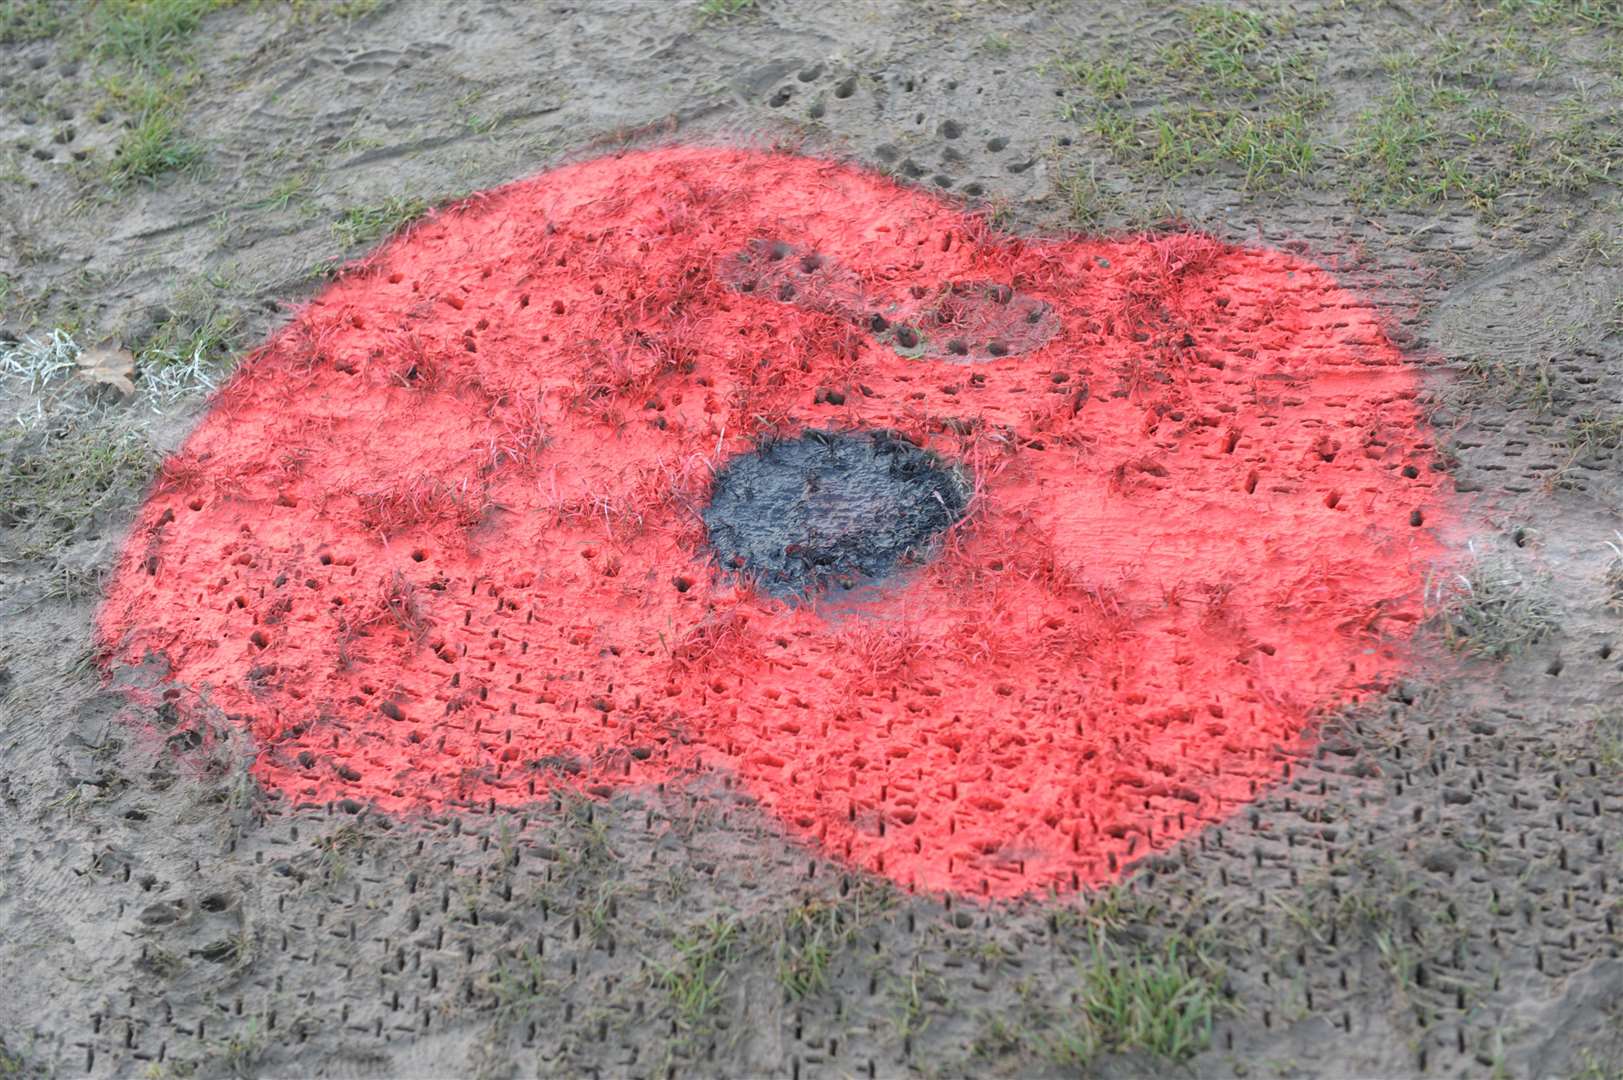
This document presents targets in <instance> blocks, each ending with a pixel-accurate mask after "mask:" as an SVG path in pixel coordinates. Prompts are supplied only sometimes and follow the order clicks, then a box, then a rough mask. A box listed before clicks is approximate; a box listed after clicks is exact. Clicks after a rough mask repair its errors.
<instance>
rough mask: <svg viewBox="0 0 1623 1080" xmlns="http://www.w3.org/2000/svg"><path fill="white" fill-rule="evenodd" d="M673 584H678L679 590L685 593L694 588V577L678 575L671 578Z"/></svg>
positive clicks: (677, 588)
mask: <svg viewBox="0 0 1623 1080" xmlns="http://www.w3.org/2000/svg"><path fill="white" fill-rule="evenodd" d="M671 584H672V585H675V586H676V591H677V592H681V593H685V592H687V591H688V590H689V589H691V588H693V579H692V578H690V577H684V576H680V575H678V576H677V577H675V578H672V579H671Z"/></svg>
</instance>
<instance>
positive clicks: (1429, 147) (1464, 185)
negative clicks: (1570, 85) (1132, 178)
mask: <svg viewBox="0 0 1623 1080" xmlns="http://www.w3.org/2000/svg"><path fill="white" fill-rule="evenodd" d="M1557 8H1559V10H1557ZM1579 8H1580V10H1574V9H1573V6H1572V5H1566V4H1561V5H1543V4H1533V5H1526V4H1523V5H1516V4H1512V5H1508V6H1503V7H1501V6H1496V5H1482V6H1481V9H1480V12H1479V14H1481V16H1482V17H1483V18H1484V19H1485V20H1487V21H1488V22H1489V23H1490V24H1492V23H1493V22H1494V21H1495V20H1497V21H1498V23H1500V24H1503V25H1500V26H1498V28H1497V33H1496V34H1494V35H1491V36H1487V38H1486V40H1483V41H1478V40H1475V39H1471V40H1466V39H1461V38H1459V37H1448V36H1444V37H1440V38H1439V40H1437V41H1434V42H1428V46H1427V48H1426V49H1425V50H1417V51H1415V52H1412V53H1411V52H1391V53H1388V54H1385V55H1384V56H1382V57H1381V58H1380V61H1381V64H1382V70H1383V72H1384V79H1385V82H1386V85H1385V87H1384V88H1383V89H1381V90H1380V91H1379V93H1378V97H1377V99H1376V101H1375V103H1374V104H1373V105H1371V106H1370V107H1368V108H1366V109H1364V110H1362V111H1360V112H1359V113H1358V114H1357V115H1356V116H1355V117H1353V118H1352V123H1351V124H1350V125H1344V124H1336V123H1333V122H1332V121H1333V120H1334V118H1333V117H1332V116H1331V115H1330V107H1331V105H1332V104H1333V103H1332V101H1331V99H1330V97H1329V95H1328V94H1327V93H1326V92H1325V91H1324V90H1323V88H1322V87H1321V86H1320V66H1321V56H1320V54H1321V52H1322V45H1320V44H1319V43H1317V42H1316V41H1314V38H1313V33H1312V27H1311V26H1307V25H1302V26H1298V23H1297V21H1296V20H1294V19H1292V18H1290V17H1283V16H1274V15H1270V14H1262V13H1255V12H1250V11H1245V10H1242V9H1239V8H1232V7H1227V6H1216V5H1212V6H1199V7H1193V8H1189V9H1186V10H1184V11H1183V12H1182V13H1181V14H1180V17H1179V18H1180V25H1179V33H1178V36H1177V37H1176V38H1174V40H1172V41H1171V42H1169V43H1167V44H1165V45H1163V46H1162V47H1161V48H1160V49H1159V50H1158V51H1156V52H1154V53H1151V54H1148V55H1147V57H1146V58H1145V59H1143V60H1134V59H1123V57H1124V56H1130V55H1132V54H1131V53H1129V52H1127V51H1125V50H1121V49H1115V48H1111V47H1109V46H1108V45H1106V46H1092V47H1090V48H1089V49H1087V50H1085V51H1083V52H1080V53H1077V54H1074V55H1073V56H1072V57H1071V58H1069V59H1067V60H1066V61H1064V62H1063V63H1061V64H1060V70H1061V71H1062V72H1063V73H1064V74H1065V75H1066V76H1067V78H1068V79H1069V81H1070V83H1071V85H1072V89H1073V94H1072V96H1071V98H1070V99H1069V100H1068V101H1067V103H1066V104H1065V105H1064V106H1063V108H1062V112H1063V114H1064V115H1067V116H1069V117H1070V118H1072V119H1075V120H1077V121H1079V122H1080V123H1081V124H1082V125H1083V126H1084V128H1086V129H1087V130H1088V131H1089V133H1090V134H1091V135H1092V137H1093V138H1094V139H1096V140H1097V141H1098V142H1099V143H1101V144H1102V145H1103V146H1104V147H1105V148H1106V149H1107V150H1109V151H1110V153H1111V155H1112V156H1113V157H1114V158H1116V159H1117V160H1118V161H1119V162H1121V163H1122V164H1124V165H1127V166H1130V167H1136V168H1138V169H1140V170H1143V171H1144V172H1146V173H1147V174H1148V175H1149V176H1152V177H1157V178H1159V179H1160V180H1161V181H1174V180H1179V179H1181V178H1186V177H1196V176H1205V175H1208V174H1213V173H1216V174H1224V175H1228V176H1231V177H1233V178H1234V179H1235V180H1237V181H1238V183H1239V186H1240V187H1241V188H1242V189H1243V190H1246V191H1250V192H1261V191H1270V190H1277V189H1281V188H1283V187H1286V186H1288V185H1292V184H1306V185H1309V186H1321V185H1322V184H1324V183H1326V182H1329V183H1336V184H1337V185H1340V184H1342V183H1345V182H1346V179H1350V181H1351V183H1350V186H1348V188H1347V190H1348V191H1349V193H1350V195H1351V196H1352V198H1353V199H1354V200H1355V201H1358V202H1360V203H1363V204H1365V205H1367V206H1370V207H1373V208H1377V209H1383V208H1387V207H1409V206H1416V205H1436V204H1439V203H1443V202H1449V201H1458V202H1463V203H1465V204H1466V205H1469V206H1471V207H1472V208H1474V209H1476V210H1477V211H1479V212H1480V213H1482V214H1483V215H1484V216H1487V217H1493V216H1496V215H1498V214H1500V213H1502V212H1503V211H1504V210H1505V209H1506V207H1507V206H1508V205H1510V204H1511V203H1513V202H1514V203H1516V204H1525V203H1526V201H1527V200H1528V199H1529V198H1532V197H1536V196H1539V195H1542V194H1546V193H1552V192H1559V193H1563V194H1573V193H1579V192H1583V191H1587V190H1589V189H1591V188H1593V187H1595V186H1596V185H1598V184H1604V183H1608V182H1610V181H1611V180H1612V179H1613V178H1614V177H1615V175H1616V172H1617V162H1618V160H1619V156H1620V151H1623V141H1620V139H1623V136H1620V133H1619V121H1618V117H1617V116H1616V115H1614V114H1610V113H1608V112H1607V111H1605V110H1604V109H1602V108H1600V107H1598V106H1596V105H1595V104H1593V103H1592V102H1591V101H1590V99H1589V98H1588V96H1587V95H1586V94H1585V93H1584V92H1583V91H1582V90H1579V91H1578V92H1575V93H1569V94H1567V96H1565V97H1563V98H1562V99H1560V100H1559V102H1558V103H1557V105H1556V107H1555V108H1554V109H1551V110H1547V112H1548V115H1544V114H1543V112H1542V111H1541V114H1540V115H1538V116H1534V115H1531V114H1528V113H1525V112H1518V111H1516V110H1515V109H1513V108H1511V107H1510V106H1508V105H1506V104H1504V103H1502V102H1501V101H1500V99H1499V96H1498V94H1497V93H1496V92H1495V90H1494V89H1493V87H1494V86H1495V85H1497V84H1498V83H1500V82H1504V81H1507V80H1509V79H1512V78H1516V79H1531V80H1536V79H1538V78H1540V77H1542V76H1541V73H1542V72H1543V71H1545V70H1547V69H1548V67H1549V65H1550V64H1551V63H1552V62H1553V61H1552V53H1551V51H1550V46H1549V44H1548V43H1547V42H1546V41H1545V40H1544V39H1543V38H1540V37H1535V36H1532V35H1533V34H1534V31H1532V30H1521V29H1518V25H1517V24H1516V23H1515V22H1514V21H1513V19H1512V17H1513V16H1524V15H1525V16H1529V17H1530V18H1531V20H1532V25H1533V26H1534V27H1542V28H1549V27H1553V26H1557V25H1561V26H1568V25H1574V26H1576V27H1577V28H1579V29H1586V28H1598V27H1606V26H1609V25H1611V21H1612V20H1613V19H1614V18H1615V16H1614V15H1613V14H1612V13H1611V12H1610V11H1609V10H1606V11H1603V10H1600V9H1599V8H1598V7H1596V6H1594V5H1579ZM1524 21H1525V20H1524ZM1298 31H1300V32H1298ZM1544 32H1545V33H1548V32H1551V31H1549V30H1547V29H1546V30H1545V31H1544ZM1343 129H1345V130H1343ZM1331 176H1335V177H1336V178H1335V179H1334V180H1331V179H1330V177H1331Z"/></svg>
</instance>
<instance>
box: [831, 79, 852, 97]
mask: <svg viewBox="0 0 1623 1080" xmlns="http://www.w3.org/2000/svg"><path fill="white" fill-rule="evenodd" d="M856 91H857V78H856V76H855V75H853V76H851V77H850V78H849V79H846V80H845V81H844V82H842V83H840V85H838V86H836V87H835V88H834V96H835V97H837V98H848V97H850V96H851V95H852V94H854V93H856Z"/></svg>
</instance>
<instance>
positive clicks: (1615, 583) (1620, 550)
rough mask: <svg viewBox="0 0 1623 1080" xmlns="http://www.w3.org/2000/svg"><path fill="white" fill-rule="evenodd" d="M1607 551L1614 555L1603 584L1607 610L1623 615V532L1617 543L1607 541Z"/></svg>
mask: <svg viewBox="0 0 1623 1080" xmlns="http://www.w3.org/2000/svg"><path fill="white" fill-rule="evenodd" d="M1606 549H1607V550H1608V551H1610V552H1611V554H1612V557H1611V559H1610V560H1609V561H1608V562H1607V563H1606V572H1605V575H1604V578H1603V579H1602V582H1601V587H1602V589H1603V590H1604V594H1603V595H1604V599H1605V606H1606V610H1607V611H1615V612H1620V613H1623V532H1620V533H1618V534H1617V540H1616V541H1615V542H1614V541H1611V540H1608V541H1606Z"/></svg>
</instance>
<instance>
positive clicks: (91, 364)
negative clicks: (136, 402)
mask: <svg viewBox="0 0 1623 1080" xmlns="http://www.w3.org/2000/svg"><path fill="white" fill-rule="evenodd" d="M76 362H77V363H78V365H79V374H80V375H81V376H83V377H84V378H86V379H89V380H90V381H91V382H93V383H101V384H102V385H105V386H112V387H116V388H117V390H118V392H119V393H120V394H123V395H124V396H125V397H130V396H132V395H134V393H135V382H134V375H135V354H134V353H132V352H130V350H128V349H126V348H124V347H122V346H120V345H119V344H118V343H117V342H114V341H113V340H111V339H108V340H107V341H104V342H102V343H101V344H100V345H97V346H95V347H94V348H89V349H86V350H84V351H83V352H81V353H80V354H79V359H78V361H76Z"/></svg>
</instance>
